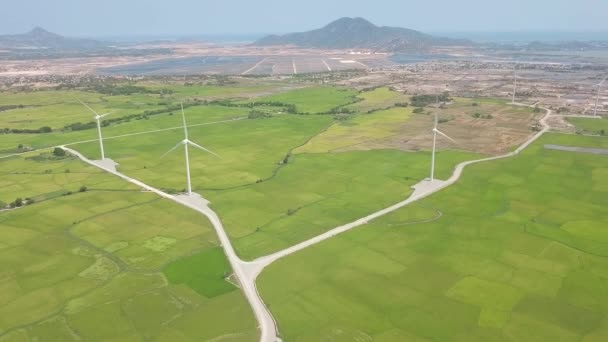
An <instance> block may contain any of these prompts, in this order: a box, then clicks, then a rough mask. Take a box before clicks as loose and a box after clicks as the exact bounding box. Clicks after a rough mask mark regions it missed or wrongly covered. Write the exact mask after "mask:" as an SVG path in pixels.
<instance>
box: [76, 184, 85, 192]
mask: <svg viewBox="0 0 608 342" xmlns="http://www.w3.org/2000/svg"><path fill="white" fill-rule="evenodd" d="M78 192H87V187H86V186H84V185H83V186H81V187H80V189H78Z"/></svg>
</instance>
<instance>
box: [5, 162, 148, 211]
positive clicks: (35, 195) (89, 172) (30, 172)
mask: <svg viewBox="0 0 608 342" xmlns="http://www.w3.org/2000/svg"><path fill="white" fill-rule="evenodd" d="M0 169H1V170H2V171H1V172H0V174H1V175H2V177H0V201H3V202H5V203H10V202H11V201H13V200H14V199H16V198H17V197H21V198H32V199H34V200H36V201H43V200H47V199H51V198H54V197H57V196H61V195H63V194H65V193H66V192H67V191H71V192H78V190H79V189H80V187H81V186H87V187H88V188H89V190H94V191H112V190H120V191H127V190H135V189H136V188H135V187H134V186H128V185H125V184H124V183H122V182H121V181H120V180H118V179H114V178H110V177H104V176H103V174H102V172H101V171H99V170H97V169H94V168H90V167H87V166H86V165H84V164H83V163H81V162H80V161H79V160H77V159H75V158H70V157H68V158H64V159H56V158H54V157H53V156H52V154H51V151H49V150H42V151H35V152H30V153H27V154H25V155H23V156H22V157H15V158H9V159H0Z"/></svg>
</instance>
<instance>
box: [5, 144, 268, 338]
mask: <svg viewBox="0 0 608 342" xmlns="http://www.w3.org/2000/svg"><path fill="white" fill-rule="evenodd" d="M39 153H40V152H35V153H30V154H28V155H27V156H25V157H17V158H11V159H5V160H2V161H1V162H0V163H1V164H0V165H2V169H3V170H7V171H11V170H20V171H22V172H24V173H20V174H11V175H10V177H11V178H10V183H8V184H9V185H8V186H6V185H5V186H3V187H2V189H4V194H10V196H11V197H12V196H15V195H16V194H24V195H23V196H25V194H28V195H33V196H40V194H43V195H44V194H46V193H47V192H48V191H51V192H53V191H57V192H61V193H63V192H66V191H68V190H72V189H73V187H76V186H78V185H80V184H87V185H88V186H89V187H90V188H96V189H90V190H89V191H87V192H82V193H81V192H76V193H74V194H72V195H69V196H59V197H53V198H52V199H48V200H45V201H39V202H36V203H34V204H31V205H28V206H26V207H23V208H20V209H15V210H11V211H6V212H2V213H0V241H1V242H0V270H1V271H0V293H2V296H0V339H3V340H4V339H5V338H6V339H8V340H11V339H12V338H24V339H26V340H28V339H30V340H31V339H41V340H61V341H71V340H77V339H78V340H103V339H124V340H142V339H152V338H158V337H159V336H164V338H166V339H173V338H177V337H176V336H184V335H185V336H188V338H189V339H191V340H210V339H214V338H223V337H224V336H225V335H230V336H232V335H233V334H234V335H235V336H238V339H239V340H243V341H253V340H256V338H257V336H258V332H257V328H256V326H255V320H254V317H253V315H252V312H251V309H250V308H249V306H248V304H247V301H246V300H245V298H244V297H243V295H242V293H241V292H240V291H234V286H233V285H232V284H230V283H228V282H226V281H224V280H223V279H222V277H221V274H220V275H218V274H219V272H222V274H224V273H230V268H229V267H228V266H227V261H226V260H225V259H224V255H223V253H221V249H220V247H219V246H218V240H217V237H216V235H215V233H214V231H213V230H212V228H211V225H210V224H209V223H208V221H207V220H206V219H205V218H204V217H201V216H200V215H199V214H198V213H196V212H193V211H191V210H188V209H186V208H184V207H181V206H179V205H177V204H175V203H173V202H168V201H166V200H162V199H159V198H158V197H157V196H155V195H153V194H151V193H142V192H141V191H139V190H138V189H134V188H133V187H132V186H131V185H129V184H128V183H126V182H121V181H117V178H115V177H113V176H111V175H108V174H104V173H99V172H98V171H97V169H95V168H93V167H90V166H87V165H85V164H83V163H80V162H78V161H76V160H73V159H64V160H53V161H48V160H47V159H44V158H35V159H31V158H30V159H26V158H28V157H32V156H34V157H37V156H36V154H39ZM43 156H44V155H43ZM47 168H50V169H52V170H64V169H66V168H70V169H71V172H70V173H60V174H59V173H58V172H57V173H56V172H51V173H42V174H37V172H39V171H40V170H45V169H47ZM3 179H4V177H3ZM13 182H14V183H15V184H16V186H14V187H13V186H11V184H12V183H13ZM7 188H10V190H7ZM7 196H9V195H7ZM177 217H179V226H177V225H175V222H176V218H177ZM191 255H198V256H199V257H198V259H196V260H197V261H198V262H199V264H198V265H216V267H214V268H211V269H204V270H203V273H204V274H205V275H206V276H208V277H209V278H207V279H209V280H210V281H209V282H207V281H203V282H194V283H192V284H190V285H192V287H190V286H189V284H171V283H169V282H167V280H166V279H165V276H164V274H163V272H162V270H163V269H164V268H165V267H167V268H169V269H171V268H172V267H173V266H172V265H177V264H179V263H188V261H189V260H191V259H190V257H189V256H191ZM184 257H185V259H184V260H185V261H181V260H182V258H184ZM205 260H207V261H205ZM167 265H169V266H167ZM201 284H203V285H202V288H203V289H204V293H206V294H207V295H208V296H205V295H202V294H200V293H199V292H197V291H198V290H200V289H201ZM223 311H225V312H223ZM211 313H213V314H211ZM227 317H233V319H234V320H228V319H227ZM100 321H102V322H104V324H99V322H100ZM193 322H197V324H193Z"/></svg>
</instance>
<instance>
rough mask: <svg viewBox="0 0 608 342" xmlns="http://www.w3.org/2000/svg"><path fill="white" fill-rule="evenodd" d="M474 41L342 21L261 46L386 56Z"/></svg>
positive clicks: (263, 42)
mask: <svg viewBox="0 0 608 342" xmlns="http://www.w3.org/2000/svg"><path fill="white" fill-rule="evenodd" d="M469 44H471V42H470V41H467V40H460V39H458V40H457V39H449V38H441V37H434V36H431V35H428V34H425V33H422V32H419V31H415V30H410V29H406V28H399V27H388V26H376V25H374V24H372V23H371V22H369V21H367V20H365V19H363V18H341V19H338V20H336V21H334V22H332V23H330V24H329V25H327V26H325V27H323V28H320V29H317V30H312V31H308V32H300V33H290V34H286V35H281V36H279V35H271V36H267V37H264V38H262V39H260V40H258V41H256V42H255V43H254V45H258V46H269V45H295V46H300V47H312V48H323V49H370V50H375V51H379V52H380V51H382V52H405V51H424V50H426V49H428V48H430V47H433V46H448V45H469Z"/></svg>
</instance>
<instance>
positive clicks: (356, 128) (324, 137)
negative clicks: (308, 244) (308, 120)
mask: <svg viewBox="0 0 608 342" xmlns="http://www.w3.org/2000/svg"><path fill="white" fill-rule="evenodd" d="M411 113H412V110H411V109H409V108H392V109H387V110H382V111H378V112H375V113H372V114H360V115H357V116H353V117H352V118H351V119H349V120H347V121H344V122H338V123H335V124H334V125H332V126H331V127H330V128H329V129H328V130H327V131H325V132H323V133H321V134H319V135H317V136H315V137H314V138H313V139H311V140H310V141H309V142H308V143H306V145H304V146H302V147H300V148H298V149H297V150H296V151H295V152H296V153H327V152H332V151H334V150H339V149H341V148H348V147H353V146H356V145H359V144H363V143H373V141H375V140H379V139H382V138H386V137H390V136H392V135H395V134H398V133H399V132H400V130H401V128H402V127H403V126H404V125H406V124H407V121H408V119H409V118H410V116H411Z"/></svg>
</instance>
